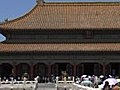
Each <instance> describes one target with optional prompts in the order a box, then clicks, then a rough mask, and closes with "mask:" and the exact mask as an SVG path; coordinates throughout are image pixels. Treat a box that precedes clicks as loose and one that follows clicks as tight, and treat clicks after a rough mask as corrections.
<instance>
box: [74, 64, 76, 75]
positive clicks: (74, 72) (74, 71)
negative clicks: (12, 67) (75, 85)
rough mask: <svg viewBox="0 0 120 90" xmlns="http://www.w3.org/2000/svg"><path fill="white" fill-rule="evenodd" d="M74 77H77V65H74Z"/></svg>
mask: <svg viewBox="0 0 120 90" xmlns="http://www.w3.org/2000/svg"><path fill="white" fill-rule="evenodd" d="M74 76H76V64H74Z"/></svg>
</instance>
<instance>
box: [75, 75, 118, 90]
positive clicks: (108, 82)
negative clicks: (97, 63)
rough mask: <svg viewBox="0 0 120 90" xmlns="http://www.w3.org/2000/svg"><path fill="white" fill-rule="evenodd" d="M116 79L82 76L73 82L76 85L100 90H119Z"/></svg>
mask: <svg viewBox="0 0 120 90" xmlns="http://www.w3.org/2000/svg"><path fill="white" fill-rule="evenodd" d="M117 79H118V77H114V76H111V75H106V76H103V75H100V76H95V75H92V76H88V75H82V76H81V77H77V78H76V80H75V82H76V83H77V84H80V85H84V86H88V87H93V88H101V89H102V90H120V87H119V82H118V81H117Z"/></svg>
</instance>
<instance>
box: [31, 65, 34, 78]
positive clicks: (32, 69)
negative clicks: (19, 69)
mask: <svg viewBox="0 0 120 90" xmlns="http://www.w3.org/2000/svg"><path fill="white" fill-rule="evenodd" d="M30 68H31V69H30V79H33V78H34V77H33V72H34V68H33V64H31V66H30Z"/></svg>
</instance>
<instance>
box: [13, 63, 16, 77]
mask: <svg viewBox="0 0 120 90" xmlns="http://www.w3.org/2000/svg"><path fill="white" fill-rule="evenodd" d="M12 74H13V76H14V77H16V64H15V63H13V69H12Z"/></svg>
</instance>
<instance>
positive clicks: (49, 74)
mask: <svg viewBox="0 0 120 90" xmlns="http://www.w3.org/2000/svg"><path fill="white" fill-rule="evenodd" d="M48 77H51V64H48Z"/></svg>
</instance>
